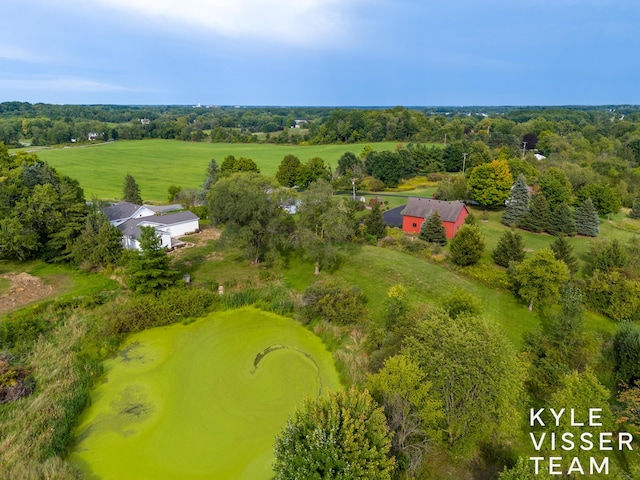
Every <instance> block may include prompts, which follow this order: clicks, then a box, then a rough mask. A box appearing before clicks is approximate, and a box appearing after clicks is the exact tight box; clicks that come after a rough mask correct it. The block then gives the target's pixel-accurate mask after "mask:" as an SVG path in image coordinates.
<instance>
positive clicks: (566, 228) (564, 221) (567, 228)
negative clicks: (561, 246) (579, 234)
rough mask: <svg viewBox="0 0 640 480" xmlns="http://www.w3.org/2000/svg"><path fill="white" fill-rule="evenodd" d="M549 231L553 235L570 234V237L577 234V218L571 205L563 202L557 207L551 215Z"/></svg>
mask: <svg viewBox="0 0 640 480" xmlns="http://www.w3.org/2000/svg"><path fill="white" fill-rule="evenodd" d="M547 231H548V232H549V233H550V234H551V235H569V236H570V237H573V236H574V235H575V234H576V220H575V218H574V216H573V212H572V211H571V209H570V208H569V205H567V204H566V203H561V204H560V205H558V206H557V207H556V209H555V210H554V211H553V213H552V214H551V216H550V217H549V226H548V227H547Z"/></svg>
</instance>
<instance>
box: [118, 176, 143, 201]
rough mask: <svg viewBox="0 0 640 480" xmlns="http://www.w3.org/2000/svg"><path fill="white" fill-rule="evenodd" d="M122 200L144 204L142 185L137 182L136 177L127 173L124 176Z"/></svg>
mask: <svg viewBox="0 0 640 480" xmlns="http://www.w3.org/2000/svg"><path fill="white" fill-rule="evenodd" d="M122 200H124V201H125V202H129V203H135V204H136V205H142V197H141V196H140V187H139V186H138V184H137V183H136V180H135V178H133V176H131V175H130V174H128V173H127V175H126V176H125V177H124V189H123V192H122Z"/></svg>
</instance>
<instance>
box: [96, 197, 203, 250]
mask: <svg viewBox="0 0 640 480" xmlns="http://www.w3.org/2000/svg"><path fill="white" fill-rule="evenodd" d="M176 207H178V208H181V206H180V205H169V206H167V207H154V206H151V205H136V204H133V203H128V202H119V203H116V204H115V205H111V206H110V207H107V208H105V209H104V213H105V215H106V216H107V218H108V219H109V221H110V222H111V224H112V225H114V226H116V227H118V229H120V231H121V232H122V244H123V245H124V246H125V248H135V249H140V243H139V240H140V227H143V226H148V227H153V228H154V229H155V231H156V234H157V235H158V237H160V240H161V242H162V246H163V247H166V248H167V249H172V248H175V247H177V246H179V245H180V244H181V242H180V241H179V240H177V237H181V236H183V235H186V234H188V233H193V232H197V231H199V230H200V223H199V220H200V219H199V217H198V216H197V215H195V214H194V213H193V212H191V211H189V210H183V211H180V212H175V213H168V214H166V215H162V214H161V213H162V212H164V211H172V210H173V211H175V210H176Z"/></svg>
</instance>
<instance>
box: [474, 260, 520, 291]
mask: <svg viewBox="0 0 640 480" xmlns="http://www.w3.org/2000/svg"><path fill="white" fill-rule="evenodd" d="M464 273H465V274H466V275H468V276H470V277H471V278H474V279H476V280H478V281H479V282H481V283H482V284H484V285H486V286H487V287H490V288H498V289H502V290H509V289H511V280H510V279H509V273H508V271H504V270H502V269H500V268H496V267H494V266H492V265H486V264H484V263H478V264H476V265H471V266H469V267H467V268H465V269H464Z"/></svg>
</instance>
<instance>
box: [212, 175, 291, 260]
mask: <svg viewBox="0 0 640 480" xmlns="http://www.w3.org/2000/svg"><path fill="white" fill-rule="evenodd" d="M208 201H209V211H210V215H211V220H212V222H214V223H215V224H224V225H225V227H226V228H225V229H224V231H223V233H222V235H223V238H224V239H225V240H233V242H234V244H235V245H237V246H239V247H242V248H244V250H245V253H246V255H247V257H248V258H249V259H250V260H251V263H252V264H257V263H259V262H260V261H262V259H263V258H264V256H265V254H266V253H267V251H268V249H269V247H270V246H271V245H273V242H275V241H276V240H277V239H278V236H279V235H280V234H282V233H283V232H282V231H281V230H280V227H281V226H282V224H281V222H280V219H281V218H282V217H283V216H284V215H285V213H284V211H283V210H282V209H281V208H280V205H279V195H278V191H277V187H276V185H275V184H274V182H273V181H272V180H269V179H267V178H265V177H263V176H261V175H259V174H257V173H255V172H243V173H238V174H236V175H232V176H230V177H225V178H222V179H220V180H218V181H217V182H216V183H215V184H214V185H213V186H212V187H211V191H210V192H209V196H208ZM284 233H286V232H284Z"/></svg>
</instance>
